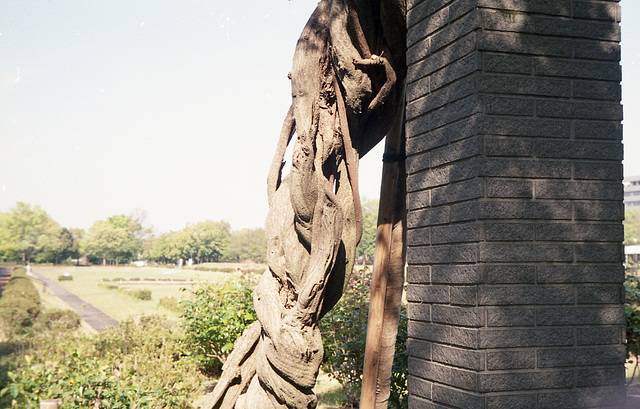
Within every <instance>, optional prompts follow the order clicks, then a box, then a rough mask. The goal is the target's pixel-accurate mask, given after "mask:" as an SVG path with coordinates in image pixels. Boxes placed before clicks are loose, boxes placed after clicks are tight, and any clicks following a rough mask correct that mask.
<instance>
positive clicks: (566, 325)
mask: <svg viewBox="0 0 640 409" xmlns="http://www.w3.org/2000/svg"><path fill="white" fill-rule="evenodd" d="M407 9H408V15H407V47H408V50H407V64H408V78H407V119H406V132H407V145H406V152H407V155H408V158H407V172H408V179H407V192H408V193H407V208H408V215H407V227H408V231H407V260H408V263H409V267H408V270H407V281H408V282H409V287H408V290H407V301H408V316H409V319H410V321H409V327H408V332H409V342H408V346H407V348H408V353H409V374H408V385H409V392H410V398H409V407H410V408H414V409H418V408H419V409H427V408H429V409H444V408H449V409H450V408H478V409H501V408H509V409H512V408H535V409H542V408H554V409H557V408H621V407H622V405H623V404H624V399H625V396H624V388H623V385H624V366H623V365H624V351H625V348H624V312H623V310H622V307H621V305H622V303H623V299H624V292H623V290H622V286H621V283H622V281H623V279H624V269H623V266H622V257H623V251H622V246H621V241H622V240H623V229H622V223H621V221H622V218H623V206H622V184H621V179H622V166H621V160H622V143H621V141H622V126H621V119H622V107H621V105H620V98H621V88H620V81H621V68H620V45H619V42H620V25H619V22H620V17H621V16H620V7H619V3H618V1H615V0H611V1H604V0H409V1H408V3H407Z"/></svg>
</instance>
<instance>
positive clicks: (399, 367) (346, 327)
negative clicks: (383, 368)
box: [320, 272, 408, 408]
mask: <svg viewBox="0 0 640 409" xmlns="http://www.w3.org/2000/svg"><path fill="white" fill-rule="evenodd" d="M370 281H371V275H370V274H369V273H363V272H360V273H355V274H353V275H352V278H351V280H350V282H349V286H348V288H347V289H346V290H345V293H344V295H343V296H342V299H341V300H340V302H338V304H337V305H336V306H335V307H333V309H332V310H331V311H330V312H329V313H328V314H327V315H326V316H325V317H323V318H322V319H321V320H320V330H321V331H322V337H323V338H322V339H323V345H324V359H323V369H324V371H325V372H327V373H329V374H330V376H332V377H333V378H335V379H337V380H338V382H340V384H341V385H342V387H343V391H344V394H345V397H346V398H347V400H348V402H347V403H348V404H350V405H352V406H356V407H357V404H358V402H359V400H360V388H361V386H362V370H363V367H364V352H365V344H366V336H367V335H366V334H367V319H368V316H369V295H370V290H369V286H370ZM406 342H407V316H406V308H405V307H404V306H403V307H402V310H401V313H400V322H399V327H398V335H397V337H396V353H395V356H394V359H393V369H392V372H391V388H390V389H391V396H390V398H389V406H390V407H395V408H406V407H408V392H407V375H406V374H407V354H406Z"/></svg>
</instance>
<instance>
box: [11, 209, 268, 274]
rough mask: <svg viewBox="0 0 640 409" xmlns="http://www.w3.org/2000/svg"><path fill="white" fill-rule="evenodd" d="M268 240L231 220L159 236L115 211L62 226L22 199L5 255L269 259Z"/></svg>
mask: <svg viewBox="0 0 640 409" xmlns="http://www.w3.org/2000/svg"><path fill="white" fill-rule="evenodd" d="M266 253H267V240H266V236H265V233H264V230H263V229H242V230H235V231H232V230H231V226H230V225H229V223H228V222H226V221H223V220H221V221H210V220H207V221H202V222H198V223H189V224H187V225H186V226H185V227H184V228H183V229H182V230H180V231H175V232H174V231H171V232H168V233H164V234H160V235H156V234H154V233H153V231H152V230H151V229H150V228H149V227H147V226H145V225H144V216H143V215H141V214H140V212H138V213H133V214H131V215H114V216H111V217H108V218H106V219H104V220H98V221H96V222H95V223H93V225H92V226H91V227H90V228H89V230H88V231H85V230H84V229H70V228H65V227H62V226H60V224H59V223H58V222H56V221H55V220H53V218H52V217H51V216H49V215H48V214H47V212H45V211H44V210H43V209H41V208H40V207H39V206H37V205H36V206H31V205H29V204H27V203H22V202H18V203H17V204H16V206H15V207H14V208H12V209H10V210H9V211H8V212H5V213H0V259H1V260H2V261H5V262H12V261H15V262H19V263H22V264H27V263H30V262H37V263H53V264H60V263H65V262H71V261H72V260H73V261H75V262H78V260H80V259H85V260H87V261H89V262H90V263H94V264H124V263H132V262H134V261H136V260H147V261H151V262H158V263H176V262H177V261H178V260H179V259H183V260H189V259H191V260H193V262H194V263H203V262H212V261H244V260H252V261H254V262H258V263H259V262H264V261H265V259H266Z"/></svg>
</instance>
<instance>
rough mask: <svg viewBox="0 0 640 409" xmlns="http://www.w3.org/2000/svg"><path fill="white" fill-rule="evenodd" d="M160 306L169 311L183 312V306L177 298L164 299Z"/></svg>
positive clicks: (161, 299)
mask: <svg viewBox="0 0 640 409" xmlns="http://www.w3.org/2000/svg"><path fill="white" fill-rule="evenodd" d="M158 305H159V306H161V307H162V308H164V309H167V310H169V311H173V312H177V313H182V312H183V309H182V304H181V303H180V302H179V301H178V299H177V298H175V297H162V298H160V301H158Z"/></svg>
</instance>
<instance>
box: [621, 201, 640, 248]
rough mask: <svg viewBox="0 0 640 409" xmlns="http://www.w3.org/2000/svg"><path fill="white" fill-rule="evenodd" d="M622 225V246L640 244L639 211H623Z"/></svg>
mask: <svg viewBox="0 0 640 409" xmlns="http://www.w3.org/2000/svg"><path fill="white" fill-rule="evenodd" d="M623 224H624V245H625V246H630V245H634V244H640V211H638V210H625V212H624V222H623Z"/></svg>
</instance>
